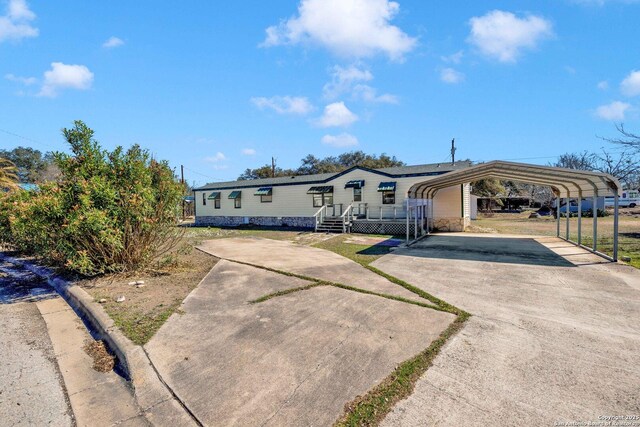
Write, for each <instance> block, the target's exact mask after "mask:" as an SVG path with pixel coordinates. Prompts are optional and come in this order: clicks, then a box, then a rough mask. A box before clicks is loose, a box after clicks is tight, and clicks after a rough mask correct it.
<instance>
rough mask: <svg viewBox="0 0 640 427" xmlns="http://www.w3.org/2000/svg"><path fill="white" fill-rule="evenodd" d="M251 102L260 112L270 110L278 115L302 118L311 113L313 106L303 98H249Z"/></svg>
mask: <svg viewBox="0 0 640 427" xmlns="http://www.w3.org/2000/svg"><path fill="white" fill-rule="evenodd" d="M251 102H252V103H253V104H254V105H255V106H256V107H258V108H259V109H261V110H264V109H270V110H273V111H275V112H276V113H278V114H295V115H299V116H304V115H306V114H309V113H310V112H311V111H313V105H311V103H310V102H309V100H308V99H307V98H306V97H303V96H273V97H271V98H265V97H255V98H251Z"/></svg>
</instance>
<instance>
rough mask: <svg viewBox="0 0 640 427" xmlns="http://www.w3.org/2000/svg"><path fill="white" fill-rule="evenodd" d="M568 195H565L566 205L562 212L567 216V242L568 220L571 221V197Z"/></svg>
mask: <svg viewBox="0 0 640 427" xmlns="http://www.w3.org/2000/svg"><path fill="white" fill-rule="evenodd" d="M569 196H570V194H569V193H567V204H566V206H565V207H564V211H565V213H566V214H567V240H569V219H571V197H569Z"/></svg>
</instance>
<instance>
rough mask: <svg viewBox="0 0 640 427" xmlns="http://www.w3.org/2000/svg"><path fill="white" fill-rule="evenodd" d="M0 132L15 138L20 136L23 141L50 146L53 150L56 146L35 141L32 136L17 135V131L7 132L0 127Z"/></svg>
mask: <svg viewBox="0 0 640 427" xmlns="http://www.w3.org/2000/svg"><path fill="white" fill-rule="evenodd" d="M0 132H2V133H6V134H7V135H11V136H15V137H16V138H20V139H23V140H25V141H29V142H32V143H34V144H38V145H42V146H44V147H48V148H51V149H53V150H57V148H55V147H52V146H51V145H49V144H45V143H44V142H40V141H36V140H35V139H32V138H27V137H26V136H22V135H18V134H17V133H13V132H9V131H8V130H4V129H0Z"/></svg>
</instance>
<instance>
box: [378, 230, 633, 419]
mask: <svg viewBox="0 0 640 427" xmlns="http://www.w3.org/2000/svg"><path fill="white" fill-rule="evenodd" d="M373 265H374V266H375V267H377V268H379V269H381V270H383V271H385V272H387V273H389V274H391V275H394V276H396V277H399V278H401V279H403V280H405V281H408V282H410V283H412V284H414V285H416V286H418V287H420V288H422V289H424V290H425V291H428V292H430V293H432V294H434V295H436V296H438V297H440V298H442V299H444V300H445V301H447V302H449V303H451V304H454V305H456V306H458V307H460V308H462V309H465V310H467V311H469V312H470V313H472V314H473V317H472V318H471V319H470V320H469V322H468V323H467V325H466V326H465V327H464V329H463V330H462V331H461V332H460V333H459V334H458V335H456V336H455V337H454V338H453V339H452V340H451V341H449V343H447V345H446V346H445V347H444V348H443V350H442V352H441V353H440V355H439V356H438V357H437V358H436V360H435V362H434V365H433V366H432V367H431V368H429V370H428V371H427V373H426V374H425V375H424V376H423V377H422V378H421V379H420V380H419V381H418V384H417V386H416V389H415V392H414V393H413V395H412V396H410V397H409V398H408V399H406V400H404V401H402V402H400V403H399V404H398V405H397V406H396V407H395V409H394V411H393V412H392V413H391V414H390V415H389V416H387V418H386V419H385V421H384V425H386V426H424V425H482V426H485V425H513V426H516V425H518V426H519V425H549V426H551V425H563V424H554V423H555V422H566V421H583V422H588V421H591V422H598V421H599V418H598V417H601V416H611V415H614V416H615V415H636V416H637V415H640V321H639V318H638V315H639V313H640V272H639V271H638V270H636V269H634V268H632V267H629V266H625V265H621V264H613V263H609V262H606V261H604V260H603V259H602V258H599V257H597V256H595V255H592V254H590V253H588V252H586V251H584V250H582V249H579V248H576V247H575V246H573V245H570V244H568V243H566V242H564V241H562V240H560V239H556V238H526V237H522V236H504V235H486V234H484V235H470V234H465V233H460V234H453V233H452V234H446V235H434V236H431V237H428V238H427V239H425V240H423V241H422V242H419V243H418V244H417V245H415V246H413V247H412V248H409V249H402V250H398V251H396V252H394V253H392V254H390V255H386V256H384V257H383V258H381V259H379V260H377V261H376V262H375V263H374V264H373ZM575 425H578V424H575ZM580 425H587V424H580ZM593 425H596V424H593Z"/></svg>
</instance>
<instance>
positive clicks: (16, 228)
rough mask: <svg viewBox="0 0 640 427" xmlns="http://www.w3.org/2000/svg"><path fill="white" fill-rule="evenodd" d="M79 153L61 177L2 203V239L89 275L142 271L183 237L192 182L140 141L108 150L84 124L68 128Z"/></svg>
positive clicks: (60, 157) (63, 160) (62, 162)
mask: <svg viewBox="0 0 640 427" xmlns="http://www.w3.org/2000/svg"><path fill="white" fill-rule="evenodd" d="M63 134H64V137H65V139H66V140H67V142H68V143H69V145H70V148H71V153H72V154H70V155H69V154H64V153H55V155H54V158H55V163H56V165H57V166H58V167H59V168H60V171H61V176H60V178H59V179H58V181H57V182H55V183H49V184H44V185H42V186H41V188H40V190H39V191H36V192H23V191H20V192H14V193H11V194H8V195H6V196H5V197H4V200H2V202H1V203H0V240H4V241H5V242H8V243H11V244H13V245H15V246H16V247H17V248H18V249H19V250H21V251H24V252H29V253H33V254H36V255H38V256H42V257H43V258H45V259H48V260H49V261H51V262H53V263H56V264H58V265H62V266H64V267H65V268H67V269H69V270H71V271H75V272H78V273H81V274H84V275H95V274H100V273H105V272H116V271H126V270H132V269H137V268H140V267H143V266H145V265H147V264H148V263H149V262H150V261H152V260H153V259H154V258H155V257H156V256H158V255H160V254H161V253H163V252H165V251H167V250H169V249H170V248H171V247H172V246H173V245H174V244H175V242H176V240H177V233H178V232H177V228H176V226H175V225H176V219H177V215H178V207H179V204H180V200H181V198H182V196H183V195H184V187H183V186H182V185H181V184H180V183H179V182H178V181H177V180H176V178H175V176H174V174H173V171H172V170H171V168H170V167H169V165H168V164H167V162H164V161H162V162H161V161H157V160H155V159H153V158H152V157H151V155H150V154H149V152H148V151H146V150H143V149H141V148H140V147H139V146H137V145H134V146H132V147H131V148H129V149H128V150H126V151H125V150H123V149H122V147H118V148H116V149H115V150H113V151H112V152H109V151H106V150H103V149H102V148H101V147H100V145H99V144H98V142H97V141H96V140H95V139H93V131H92V130H91V129H89V128H88V127H87V126H86V125H85V124H84V123H83V122H81V121H76V122H75V123H74V127H73V128H71V129H63Z"/></svg>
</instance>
